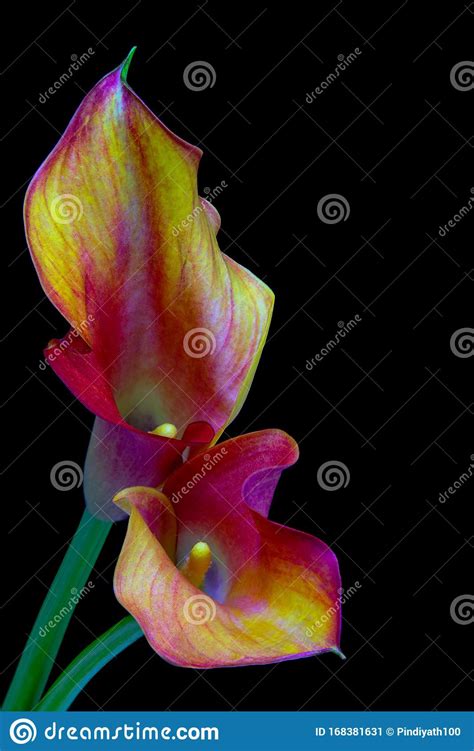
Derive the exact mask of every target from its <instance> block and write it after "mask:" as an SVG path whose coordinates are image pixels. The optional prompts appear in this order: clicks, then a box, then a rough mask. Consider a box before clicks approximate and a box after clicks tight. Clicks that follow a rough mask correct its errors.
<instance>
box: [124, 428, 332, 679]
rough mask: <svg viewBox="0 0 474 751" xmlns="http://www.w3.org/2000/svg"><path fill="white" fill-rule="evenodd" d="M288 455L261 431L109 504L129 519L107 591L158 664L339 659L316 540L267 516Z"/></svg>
mask: <svg viewBox="0 0 474 751" xmlns="http://www.w3.org/2000/svg"><path fill="white" fill-rule="evenodd" d="M297 457H298V448H297V445H296V443H295V442H294V441H293V439H291V438H290V437H289V436H288V435H286V433H283V432H282V431H278V430H265V431H261V432H258V433H252V434H248V435H244V436H240V437H238V438H235V439H231V440H229V441H226V442H224V443H222V444H219V445H218V446H214V447H213V448H212V449H210V450H209V451H208V452H207V453H206V454H202V453H201V454H198V455H196V456H195V457H193V458H192V459H191V460H189V461H188V462H186V463H185V464H184V465H183V466H182V467H180V468H179V469H178V470H177V471H176V472H175V473H174V474H173V475H171V476H170V477H169V478H168V480H167V481H166V482H165V484H164V486H163V491H162V492H159V491H158V490H155V489H153V488H146V487H135V488H129V489H126V490H123V491H121V492H120V493H119V494H118V495H117V497H116V498H115V502H116V503H117V504H118V505H119V506H120V507H121V508H122V509H124V510H125V511H127V513H129V515H130V519H129V523H128V530H127V535H126V539H125V542H124V546H123V549H122V552H121V554H120V558H119V561H118V564H117V568H116V572H115V581H114V586H115V593H116V596H117V598H118V600H119V601H120V602H121V603H122V605H123V606H124V607H125V608H126V609H127V610H128V611H129V612H130V613H131V614H132V615H133V616H134V618H135V619H136V620H137V622H138V623H139V625H140V626H141V628H142V629H143V631H144V633H145V636H146V638H147V639H148V641H149V643H150V645H151V646H152V648H153V649H154V650H155V651H156V652H158V653H159V654H160V655H161V656H162V657H164V658H165V659H166V660H168V661H169V662H171V663H173V664H176V665H181V666H185V667H195V668H211V667H225V666H238V665H249V664H265V663H271V662H279V661H282V660H289V659H295V658H298V657H307V656H310V655H315V654H319V653H322V652H327V651H333V652H337V653H339V654H340V652H339V636H340V613H339V608H338V596H339V595H338V592H340V577H339V570H338V565H337V561H336V557H335V555H334V554H333V553H332V552H331V550H330V549H329V548H328V547H327V546H326V545H325V544H324V543H323V542H321V541H320V540H318V539H316V538H315V537H312V536H310V535H308V534H305V533H303V532H298V531H297V530H294V529H290V528H289V527H285V526H282V525H280V524H276V523H274V522H271V521H269V520H268V519H267V518H266V516H267V514H268V510H269V508H270V504H271V500H272V496H273V492H274V489H275V487H276V484H277V482H278V479H279V477H280V474H281V472H282V471H283V469H285V467H287V466H289V465H291V464H293V463H294V462H295V461H296V459H297Z"/></svg>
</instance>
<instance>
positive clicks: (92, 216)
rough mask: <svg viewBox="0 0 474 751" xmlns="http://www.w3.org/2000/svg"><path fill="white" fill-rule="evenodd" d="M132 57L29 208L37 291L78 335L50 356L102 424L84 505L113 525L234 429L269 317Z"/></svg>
mask: <svg viewBox="0 0 474 751" xmlns="http://www.w3.org/2000/svg"><path fill="white" fill-rule="evenodd" d="M132 52H133V50H132ZM131 54H132V53H131ZM131 54H130V55H129V57H128V58H127V60H126V61H125V62H124V63H123V64H122V65H121V66H119V67H118V68H117V69H116V70H114V71H112V73H110V74H109V75H107V76H105V77H104V78H103V79H102V80H101V81H100V82H99V83H98V84H97V85H96V86H95V87H94V88H93V89H92V91H91V92H90V93H89V94H88V95H87V96H86V97H85V99H84V101H83V102H82V104H81V105H80V107H79V109H78V110H77V112H76V113H75V115H74V117H73V118H72V120H71V122H70V124H69V126H68V128H67V130H66V131H65V133H64V135H63V136H62V138H61V139H60V141H59V143H58V144H57V146H56V147H55V149H54V150H53V151H52V153H51V154H50V156H49V157H48V158H47V159H46V161H45V162H44V163H43V165H42V166H41V167H40V169H39V170H38V172H37V173H36V175H35V177H34V178H33V180H32V182H31V184H30V186H29V189H28V192H27V196H26V201H25V225H26V234H27V240H28V245H29V248H30V250H31V254H32V257H33V260H34V263H35V266H36V269H37V272H38V275H39V278H40V281H41V283H42V285H43V288H44V290H45V292H46V294H47V295H48V297H49V298H50V300H51V301H52V302H53V303H54V305H55V306H56V307H57V308H58V309H59V311H60V312H61V313H62V314H63V315H64V317H65V318H66V319H67V320H68V322H69V323H70V325H71V326H72V330H71V332H70V333H69V334H68V335H67V336H66V337H64V339H62V340H61V341H60V342H53V343H52V344H51V345H50V346H49V347H48V348H47V350H46V353H45V354H46V357H47V359H48V361H49V362H50V364H51V366H52V368H53V369H54V370H55V372H56V373H57V374H58V375H59V376H60V378H61V379H62V380H63V381H64V383H65V384H66V386H67V387H68V388H69V389H70V390H71V391H72V392H73V393H74V394H75V396H77V398H78V399H79V400H80V401H81V402H82V403H83V404H85V405H86V406H87V407H88V408H89V409H91V410H92V411H93V412H94V413H95V414H96V415H97V420H96V424H95V428H94V434H93V436H92V440H91V444H90V448H89V453H88V458H87V462H86V473H85V490H86V497H87V500H88V503H89V505H90V506H91V509H92V510H93V511H94V512H97V511H98V510H99V509H100V508H102V513H103V514H104V515H106V516H107V515H109V516H110V515H117V513H119V510H118V509H117V508H116V507H113V506H112V504H111V503H109V502H110V500H111V498H112V496H113V495H114V494H115V492H117V491H118V490H120V488H122V487H126V486H129V485H131V484H132V485H136V484H146V485H153V486H157V485H159V484H160V483H161V482H162V481H163V480H164V478H165V477H166V476H167V474H168V473H169V471H170V470H171V469H173V468H174V467H176V466H177V465H178V464H179V463H180V462H181V455H182V451H183V448H184V447H186V446H189V445H201V447H202V446H203V444H204V445H206V444H208V443H210V442H211V441H212V440H213V439H214V440H216V439H217V437H218V436H219V435H220V433H221V432H222V431H223V430H224V429H225V427H226V425H228V424H229V422H230V421H231V420H232V419H233V418H234V417H235V416H236V414H237V413H238V411H239V409H240V407H241V406H242V403H243V401H244V399H245V397H246V394H247V392H248V389H249V387H250V384H251V381H252V378H253V375H254V372H255V369H256V367H257V364H258V360H259V357H260V354H261V350H262V347H263V344H264V342H265V338H266V335H267V331H268V327H269V323H270V318H271V312H272V307H273V293H272V292H271V290H270V289H269V288H268V287H267V286H266V285H265V284H264V283H263V282H261V281H260V280H259V279H258V278H257V277H255V276H254V275H253V274H252V273H251V272H250V271H248V270H247V269H245V268H244V267H242V266H240V265H239V264H238V263H236V262H234V261H233V260H232V259H230V258H228V257H227V256H225V255H224V254H223V253H221V251H220V250H219V247H218V244H217V240H216V233H217V231H218V229H219V224H220V218H219V215H218V213H217V211H216V210H215V208H214V207H213V206H212V205H211V204H210V203H209V202H208V201H206V200H204V199H201V198H199V196H198V191H197V170H198V165H199V161H200V158H201V151H200V150H199V149H198V148H197V147H195V146H192V145H190V144H188V143H186V142H185V141H183V140H182V139H181V138H179V137H177V136H176V135H174V134H173V133H172V132H171V131H169V130H168V129H167V128H166V127H165V126H164V125H163V124H162V123H161V122H160V121H159V120H158V119H157V118H156V116H155V115H154V114H153V113H152V112H151V111H150V110H149V109H148V108H147V107H146V106H145V104H144V103H143V102H142V101H141V100H140V99H139V98H138V97H137V96H136V94H135V93H134V92H133V91H132V90H131V88H130V87H129V85H128V84H127V82H126V76H127V71H128V67H129V64H130V60H131ZM152 432H154V434H153V435H151V433H152ZM111 508H113V509H114V511H111Z"/></svg>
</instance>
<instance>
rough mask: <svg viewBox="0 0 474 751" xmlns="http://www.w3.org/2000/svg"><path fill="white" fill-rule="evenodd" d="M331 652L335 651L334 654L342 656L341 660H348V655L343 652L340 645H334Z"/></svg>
mask: <svg viewBox="0 0 474 751" xmlns="http://www.w3.org/2000/svg"><path fill="white" fill-rule="evenodd" d="M331 652H334V654H335V655H337V656H338V657H340V658H341V660H347V657H346V655H345V654H344V652H341V650H340V649H339V647H334V648H333V649H332V650H331Z"/></svg>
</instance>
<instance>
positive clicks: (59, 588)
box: [3, 510, 112, 711]
mask: <svg viewBox="0 0 474 751" xmlns="http://www.w3.org/2000/svg"><path fill="white" fill-rule="evenodd" d="M111 526H112V523H111V522H104V521H99V520H98V519H95V518H94V517H93V516H91V515H90V514H89V512H88V511H87V510H86V511H84V514H83V516H82V519H81V521H80V522H79V526H78V528H77V531H76V533H75V535H74V537H73V538H72V540H71V542H70V544H69V547H68V549H67V552H66V555H65V556H64V558H63V561H62V563H61V565H60V567H59V570H58V572H57V574H56V576H55V578H54V581H53V583H52V584H51V588H50V589H49V591H48V594H47V595H46V598H45V600H44V602H43V605H42V607H41V609H40V611H39V613H38V617H37V618H36V621H35V623H34V626H33V628H32V631H31V634H30V636H29V638H28V641H27V643H26V646H25V649H24V651H23V654H22V656H21V659H20V662H19V663H18V667H17V669H16V673H15V675H14V677H13V681H12V683H11V685H10V688H9V690H8V693H7V696H6V698H5V702H4V704H3V710H4V711H6V710H10V711H11V710H13V711H19V710H28V709H31V708H32V707H33V706H34V705H35V704H36V703H37V702H38V700H39V699H40V697H41V695H42V693H43V691H44V688H45V686H46V682H47V680H48V678H49V674H50V672H51V669H52V667H53V665H54V661H55V659H56V655H57V653H58V650H59V647H60V645H61V642H62V640H63V637H64V634H65V632H66V629H67V627H68V625H69V621H70V620H71V616H72V614H73V612H74V608H75V605H76V602H78V601H79V599H80V597H81V591H82V589H83V588H84V586H85V584H86V582H87V581H88V579H89V576H90V573H91V571H92V569H93V567H94V564H95V562H96V560H97V557H98V555H99V553H100V551H101V550H102V547H103V545H104V542H105V540H106V538H107V535H108V533H109V531H110V528H111Z"/></svg>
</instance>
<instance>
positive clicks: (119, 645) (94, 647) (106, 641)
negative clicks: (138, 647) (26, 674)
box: [33, 615, 143, 712]
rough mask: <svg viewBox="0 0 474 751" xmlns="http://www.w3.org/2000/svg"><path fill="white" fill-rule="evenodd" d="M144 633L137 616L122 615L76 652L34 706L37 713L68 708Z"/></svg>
mask: <svg viewBox="0 0 474 751" xmlns="http://www.w3.org/2000/svg"><path fill="white" fill-rule="evenodd" d="M141 636H143V631H142V630H141V628H140V626H139V625H138V623H137V622H136V621H135V619H134V618H132V616H131V615H128V616H127V617H126V618H123V619H122V620H121V621H119V622H118V623H116V624H115V626H112V628H109V630H108V631H106V632H105V634H102V636H100V637H99V638H98V639H96V640H95V641H94V642H92V644H89V646H88V647H86V648H85V649H83V650H82V652H81V653H80V654H78V655H77V657H76V658H75V659H74V660H73V661H72V662H71V664H70V665H69V666H68V667H67V668H66V670H65V671H64V673H61V675H60V676H59V678H58V679H57V681H56V682H55V683H53V685H52V686H51V688H50V689H49V691H48V693H47V694H46V695H45V696H44V697H43V698H42V699H41V701H40V703H39V704H37V705H36V706H35V707H33V709H35V710H36V711H38V712H44V711H51V712H52V711H55V712H58V711H60V710H66V709H69V707H70V706H71V704H72V702H73V701H74V699H75V698H76V696H77V695H78V694H79V693H80V692H81V691H82V690H83V688H84V686H85V685H86V684H87V683H88V682H89V681H90V679H91V678H93V677H94V675H95V674H96V673H98V672H99V670H101V669H102V668H103V667H104V665H107V663H108V662H110V660H112V659H113V658H114V657H116V655H118V654H120V652H122V650H124V649H126V647H128V646H129V645H130V644H133V643H134V642H135V641H137V639H139V638H140V637H141Z"/></svg>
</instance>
